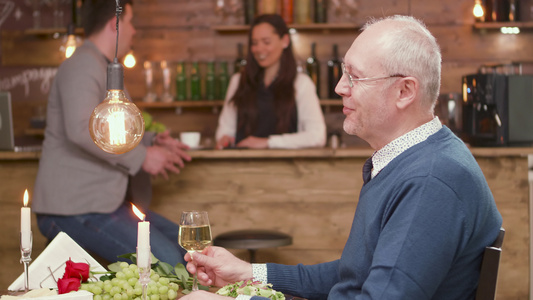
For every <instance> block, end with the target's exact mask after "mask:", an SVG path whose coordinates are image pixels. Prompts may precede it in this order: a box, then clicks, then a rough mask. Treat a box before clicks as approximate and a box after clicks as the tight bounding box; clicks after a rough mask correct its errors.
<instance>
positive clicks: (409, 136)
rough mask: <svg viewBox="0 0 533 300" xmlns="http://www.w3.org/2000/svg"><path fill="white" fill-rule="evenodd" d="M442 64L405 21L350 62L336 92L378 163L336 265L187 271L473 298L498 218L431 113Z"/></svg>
mask: <svg viewBox="0 0 533 300" xmlns="http://www.w3.org/2000/svg"><path fill="white" fill-rule="evenodd" d="M440 66H441V54H440V50H439V46H438V45H437V42H436V40H435V38H434V37H433V36H432V35H431V33H430V32H429V31H428V30H427V29H426V27H425V26H424V25H423V24H422V23H421V22H419V21H417V20H416V19H414V18H412V17H405V16H394V17H388V18H384V19H381V20H378V21H373V22H371V23H369V24H367V25H366V26H365V27H364V30H363V32H362V33H361V34H360V35H359V37H358V38H357V39H356V40H355V41H354V43H353V44H352V46H351V47H350V49H349V50H348V52H347V53H346V55H345V58H344V65H343V72H344V74H343V77H342V79H341V80H340V82H339V83H338V85H337V88H336V92H337V93H338V94H339V95H341V96H342V98H343V104H344V108H343V112H344V114H345V115H346V119H345V121H344V130H345V131H346V132H347V133H349V134H355V135H357V136H359V137H361V138H362V139H364V140H365V141H367V142H368V143H369V144H370V146H371V147H372V148H373V149H375V153H374V154H373V155H372V157H371V158H370V159H369V160H368V161H367V163H365V166H364V168H363V177H364V181H365V184H364V185H363V187H362V190H361V193H360V198H359V203H358V205H357V209H356V212H355V216H354V220H353V224H352V227H351V232H350V236H349V237H348V241H347V242H346V245H345V248H344V251H343V253H342V256H341V258H340V259H338V260H335V261H332V262H327V263H321V264H317V265H310V266H304V265H296V266H287V265H279V264H262V265H257V264H253V265H250V264H248V263H246V262H243V261H241V260H238V259H237V258H235V257H234V256H232V255H231V254H229V252H228V251H226V250H224V249H222V248H217V247H211V248H209V249H208V250H207V251H205V252H204V253H203V254H194V262H193V263H189V264H188V265H187V268H188V269H189V271H191V272H197V271H198V274H199V275H198V276H199V280H200V282H201V283H203V284H214V285H217V286H222V285H224V284H227V283H230V282H234V281H238V280H244V279H248V278H252V277H253V278H255V279H256V280H261V281H264V282H269V283H272V284H273V288H274V289H276V290H279V291H282V292H285V293H289V294H293V295H296V296H301V297H305V298H308V299H326V298H327V299H334V300H338V299H387V300H388V299H417V300H420V299H446V300H450V299H473V298H474V295H475V291H476V287H477V282H478V279H479V268H480V263H481V258H482V253H483V249H484V248H485V247H486V246H488V245H490V244H491V243H492V242H493V241H494V240H495V239H496V237H497V235H498V232H499V229H500V226H501V223H502V219H501V215H500V213H499V212H498V211H497V209H496V205H495V203H494V199H493V197H492V194H491V192H490V189H489V187H488V185H487V183H486V180H485V178H484V176H483V173H482V172H481V170H480V168H479V166H478V165H477V163H476V161H475V160H474V158H473V156H472V155H471V153H470V152H469V150H468V149H467V147H466V146H465V145H464V144H463V142H462V141H461V140H459V139H458V138H457V137H456V136H455V135H454V134H453V133H452V132H451V131H450V130H449V129H448V128H447V127H445V126H442V124H441V123H440V121H439V119H438V118H436V117H435V116H434V114H433V108H434V106H435V102H436V99H437V95H438V93H439V86H440V71H441V67H440ZM310 230H312V229H310ZM185 259H186V260H188V261H191V257H190V255H189V254H187V255H186V256H185ZM239 297H240V298H238V299H249V297H244V296H239ZM218 298H219V296H217V295H212V294H208V293H206V292H195V293H191V294H190V295H188V296H187V297H185V298H183V299H218ZM220 299H222V297H220ZM252 299H260V297H256V296H254V297H252Z"/></svg>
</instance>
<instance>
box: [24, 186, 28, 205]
mask: <svg viewBox="0 0 533 300" xmlns="http://www.w3.org/2000/svg"><path fill="white" fill-rule="evenodd" d="M27 206H28V189H26V190H24V207H27Z"/></svg>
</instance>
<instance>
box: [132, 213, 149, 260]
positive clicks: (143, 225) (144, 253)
mask: <svg viewBox="0 0 533 300" xmlns="http://www.w3.org/2000/svg"><path fill="white" fill-rule="evenodd" d="M131 206H132V208H133V212H134V213H135V214H136V215H137V217H139V219H141V222H139V223H138V226H137V266H138V267H139V268H147V267H148V266H149V265H150V222H148V221H145V220H144V217H145V215H144V214H143V213H142V212H141V211H140V210H139V209H137V207H136V206H135V205H133V204H132V205H131Z"/></svg>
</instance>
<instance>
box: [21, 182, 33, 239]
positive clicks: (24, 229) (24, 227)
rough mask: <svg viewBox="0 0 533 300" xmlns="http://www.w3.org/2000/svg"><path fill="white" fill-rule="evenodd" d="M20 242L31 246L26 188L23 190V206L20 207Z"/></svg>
mask: <svg viewBox="0 0 533 300" xmlns="http://www.w3.org/2000/svg"><path fill="white" fill-rule="evenodd" d="M20 244H21V247H22V248H24V249H28V248H31V208H29V207H28V190H27V189H26V190H25V191H24V206H23V207H22V208H21V209H20Z"/></svg>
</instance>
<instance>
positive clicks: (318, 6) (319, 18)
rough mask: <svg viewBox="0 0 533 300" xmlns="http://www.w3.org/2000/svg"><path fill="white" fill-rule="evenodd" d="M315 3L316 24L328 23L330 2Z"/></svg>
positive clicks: (316, 0) (322, 0)
mask: <svg viewBox="0 0 533 300" xmlns="http://www.w3.org/2000/svg"><path fill="white" fill-rule="evenodd" d="M314 1H315V3H314V4H315V5H314V8H315V18H314V21H315V23H327V22H328V0H314Z"/></svg>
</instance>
